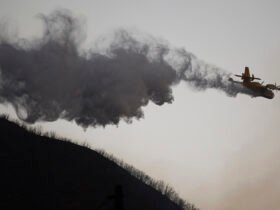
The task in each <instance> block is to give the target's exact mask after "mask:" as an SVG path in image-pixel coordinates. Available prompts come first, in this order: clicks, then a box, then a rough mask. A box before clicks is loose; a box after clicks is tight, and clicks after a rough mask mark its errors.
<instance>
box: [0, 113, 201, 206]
mask: <svg viewBox="0 0 280 210" xmlns="http://www.w3.org/2000/svg"><path fill="white" fill-rule="evenodd" d="M0 135H1V140H0V164H1V166H2V169H1V179H0V186H1V188H0V191H1V195H2V196H1V197H0V208H1V209H17V210H18V209H28V210H32V209H40V210H44V209H46V210H47V209H79V210H83V209H96V210H97V209H100V210H106V209H119V210H121V209H125V210H128V209H131V210H137V209H139V210H140V209H141V210H142V209H145V210H149V209H158V210H161V209H162V210H165V209H166V210H167V209H168V210H169V209H170V210H173V209H174V210H179V209H193V210H194V209H196V208H195V207H194V206H193V205H191V204H187V203H186V202H184V200H182V199H177V200H176V202H174V201H171V200H170V198H172V196H169V197H168V196H167V195H168V194H164V193H163V192H159V191H157V190H156V189H154V188H153V187H151V186H149V185H147V184H146V183H143V182H142V181H140V180H139V179H138V178H136V177H135V176H132V175H131V172H129V171H127V170H125V169H124V168H122V167H120V166H119V165H118V164H116V163H115V162H113V161H112V160H110V159H108V158H106V157H104V156H103V155H101V154H99V153H98V152H96V151H93V150H91V149H88V148H85V147H82V146H79V145H76V144H73V143H70V142H66V141H61V140H56V139H53V138H49V137H45V136H40V135H37V134H34V133H32V132H29V131H27V130H26V129H24V128H22V127H20V126H19V125H17V124H15V123H13V122H10V121H8V120H6V119H4V118H0ZM164 187H166V186H164ZM167 187H168V186H167ZM167 189H169V188H167ZM169 191H170V190H169ZM170 192H172V191H170ZM173 200H174V199H173Z"/></svg>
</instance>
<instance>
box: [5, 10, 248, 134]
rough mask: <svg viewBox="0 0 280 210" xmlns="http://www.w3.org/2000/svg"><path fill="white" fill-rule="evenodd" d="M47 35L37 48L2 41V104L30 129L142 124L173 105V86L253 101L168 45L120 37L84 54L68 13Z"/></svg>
mask: <svg viewBox="0 0 280 210" xmlns="http://www.w3.org/2000/svg"><path fill="white" fill-rule="evenodd" d="M40 18H41V19H42V21H43V23H44V26H45V27H44V33H43V35H42V37H41V38H37V39H34V40H22V39H19V40H16V39H13V38H11V37H7V36H6V37H5V36H4V35H3V33H2V32H1V33H2V34H1V35H0V37H1V38H0V102H1V103H10V104H12V106H13V107H14V108H15V110H16V112H17V115H18V116H19V117H20V118H21V119H22V120H24V121H26V122H29V123H34V122H36V121H55V120H57V119H58V118H62V119H66V120H69V121H75V122H76V123H77V124H78V125H80V126H83V127H85V128H86V127H88V126H98V125H102V126H105V125H107V124H118V123H119V121H120V120H121V119H122V120H125V121H127V122H131V120H132V119H133V118H136V119H139V118H141V117H143V111H142V107H143V106H145V105H147V104H148V103H149V101H152V102H154V103H155V104H157V105H162V104H164V103H171V102H172V101H173V96H172V89H171V87H172V85H175V84H177V83H179V82H180V81H185V82H187V83H188V84H189V85H190V86H192V87H193V88H195V89H198V90H205V89H207V88H215V89H219V90H221V91H223V92H225V93H226V94H227V95H228V96H236V94H237V93H240V92H242V93H246V91H245V90H244V89H242V87H239V86H237V85H235V84H232V83H230V82H228V78H229V73H227V72H225V71H223V70H221V69H218V68H216V67H213V66H211V65H207V64H205V63H203V62H201V61H199V60H198V59H197V58H196V57H195V56H194V55H192V54H191V53H189V52H187V51H186V50H184V49H176V48H171V47H169V45H168V44H167V43H165V42H164V41H159V40H157V39H155V38H152V37H149V36H145V38H141V36H137V35H135V34H133V33H131V32H128V31H126V30H119V31H117V32H116V33H115V34H114V36H113V39H112V40H111V41H110V43H109V44H108V46H107V47H106V48H104V49H103V50H100V51H98V50H97V49H91V50H87V51H86V50H83V49H82V48H81V44H82V43H83V41H84V38H85V33H84V32H83V23H82V22H81V21H80V19H78V18H76V17H74V16H73V15H72V14H71V13H70V12H69V11H65V10H59V11H55V12H53V13H51V14H50V15H48V16H45V15H41V16H40Z"/></svg>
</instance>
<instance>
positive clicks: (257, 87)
mask: <svg viewBox="0 0 280 210" xmlns="http://www.w3.org/2000/svg"><path fill="white" fill-rule="evenodd" d="M242 84H243V86H245V87H246V88H248V89H250V90H251V91H252V92H253V94H254V96H255V97H258V96H262V97H264V98H267V99H273V98H274V93H273V91H272V90H270V89H268V88H267V87H265V86H263V85H262V84H260V83H259V82H249V81H243V82H242Z"/></svg>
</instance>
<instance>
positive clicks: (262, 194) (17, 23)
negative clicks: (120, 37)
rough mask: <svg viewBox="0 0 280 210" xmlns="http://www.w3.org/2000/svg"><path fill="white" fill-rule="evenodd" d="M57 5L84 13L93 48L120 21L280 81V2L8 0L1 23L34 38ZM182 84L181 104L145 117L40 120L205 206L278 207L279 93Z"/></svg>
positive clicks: (152, 108) (2, 0)
mask: <svg viewBox="0 0 280 210" xmlns="http://www.w3.org/2000/svg"><path fill="white" fill-rule="evenodd" d="M57 8H67V9H69V10H71V11H72V12H73V13H74V14H75V15H78V16H82V17H83V18H84V19H85V21H86V32H87V41H86V43H85V47H87V48H90V47H91V46H92V45H93V43H94V41H95V40H96V39H98V37H100V36H101V35H104V34H107V33H109V32H111V31H112V30H114V29H117V28H119V27H122V28H130V29H131V28H132V29H137V30H139V31H142V32H145V33H149V34H151V35H153V36H154V37H159V38H162V39H165V40H167V41H168V42H169V43H170V44H171V45H172V46H175V47H184V48H185V49H186V50H187V51H189V52H192V53H194V54H195V55H196V56H197V57H198V58H200V59H202V60H204V61H206V62H209V63H211V64H214V65H216V66H219V67H221V68H223V69H225V70H226V71H228V72H231V73H236V74H237V73H241V72H242V71H243V69H244V66H249V67H250V68H251V71H253V73H254V74H255V75H256V76H258V77H261V78H262V79H263V80H264V81H265V82H271V83H274V82H279V83H280V71H279V69H280V59H279V57H278V56H279V55H280V27H279V20H280V2H279V1H276V0H275V1H272V0H271V1H268V0H262V1H260V0H254V1H253V0H252V1H249V0H234V1H233V0H220V1H218V0H211V1H198V0H196V1H187V0H185V1H183V0H182V1H175V0H172V1H171V0H170V1H167V0H166V1H165V0H141V1H132V0H126V1H124V0H118V1H117V0H116V1H113V0H111V1H109V0H103V1H92V0H90V1H89V0H88V1H86V0H80V1H74V0H67V1H66V0H55V1H54V0H48V1H43V0H25V1H22V0H0V14H1V15H0V16H1V18H2V21H4V22H7V21H8V22H9V23H10V24H11V30H14V31H17V33H18V36H19V37H25V38H32V37H36V36H38V35H40V34H41V33H42V25H41V22H40V21H39V20H38V19H37V18H36V15H37V14H38V13H45V14H49V13H50V12H51V11H53V10H54V9H57ZM173 92H174V97H175V101H174V102H173V104H166V105H163V106H157V105H154V104H152V103H149V105H148V106H147V107H145V108H144V111H145V118H144V119H141V120H140V121H136V120H134V122H133V123H132V124H126V123H124V122H122V123H120V125H119V126H118V127H116V126H107V127H105V128H88V129H87V130H86V131H83V129H82V128H80V127H77V126H76V125H75V124H74V123H68V122H64V121H59V122H54V123H40V125H42V126H44V127H45V129H46V130H49V129H51V130H55V131H56V132H57V133H59V134H60V135H61V136H66V137H70V138H73V139H76V140H78V141H81V142H82V141H86V142H87V143H88V144H90V145H92V146H93V147H97V148H103V149H105V150H106V151H107V152H109V153H113V154H114V155H115V156H117V157H119V158H121V159H123V160H124V161H126V162H127V163H129V164H132V165H134V166H135V167H136V168H139V169H140V170H143V171H145V172H146V173H147V174H149V175H151V176H152V177H154V178H156V179H162V180H164V181H165V182H167V183H169V184H170V185H171V186H173V187H174V188H175V190H176V191H177V192H178V193H179V194H180V195H181V196H182V197H183V198H185V199H186V200H188V201H191V202H193V203H194V204H195V205H196V206H198V207H199V208H201V209H210V210H221V209H226V210H231V209H247V210H248V209H254V210H258V209H265V208H266V209H270V210H274V209H275V210H276V209H279V208H280V201H279V199H278V197H279V194H280V181H279V180H278V177H279V175H280V155H279V154H280V138H279V137H280V134H279V125H280V111H279V106H280V93H278V94H277V93H276V96H275V98H274V99H273V100H267V99H264V98H250V97H249V96H246V95H238V96H237V97H236V98H232V97H228V96H226V95H225V94H224V93H222V92H219V91H217V90H207V91H194V90H193V89H192V88H190V87H188V85H186V84H184V83H181V84H179V85H178V86H175V87H174V89H173ZM0 111H1V112H9V113H12V114H14V112H13V111H11V108H9V107H6V106H1V107H0Z"/></svg>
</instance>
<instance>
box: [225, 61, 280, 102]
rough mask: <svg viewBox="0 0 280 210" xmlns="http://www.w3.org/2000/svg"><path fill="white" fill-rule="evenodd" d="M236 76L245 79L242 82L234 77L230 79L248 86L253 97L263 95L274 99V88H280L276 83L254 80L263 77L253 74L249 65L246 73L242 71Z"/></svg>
mask: <svg viewBox="0 0 280 210" xmlns="http://www.w3.org/2000/svg"><path fill="white" fill-rule="evenodd" d="M235 76H236V77H240V78H241V80H243V81H242V82H239V81H234V80H233V79H232V78H229V81H231V82H233V83H238V84H242V85H243V86H244V87H246V88H247V89H249V90H250V91H251V94H252V95H253V97H258V96H262V97H265V98H268V99H272V98H274V93H273V90H280V86H277V85H276V83H275V84H267V85H263V82H262V83H259V82H253V81H254V80H261V79H260V78H257V77H255V76H254V74H252V76H251V75H250V70H249V67H247V66H246V67H245V71H244V73H242V75H237V74H236V75H235Z"/></svg>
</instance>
